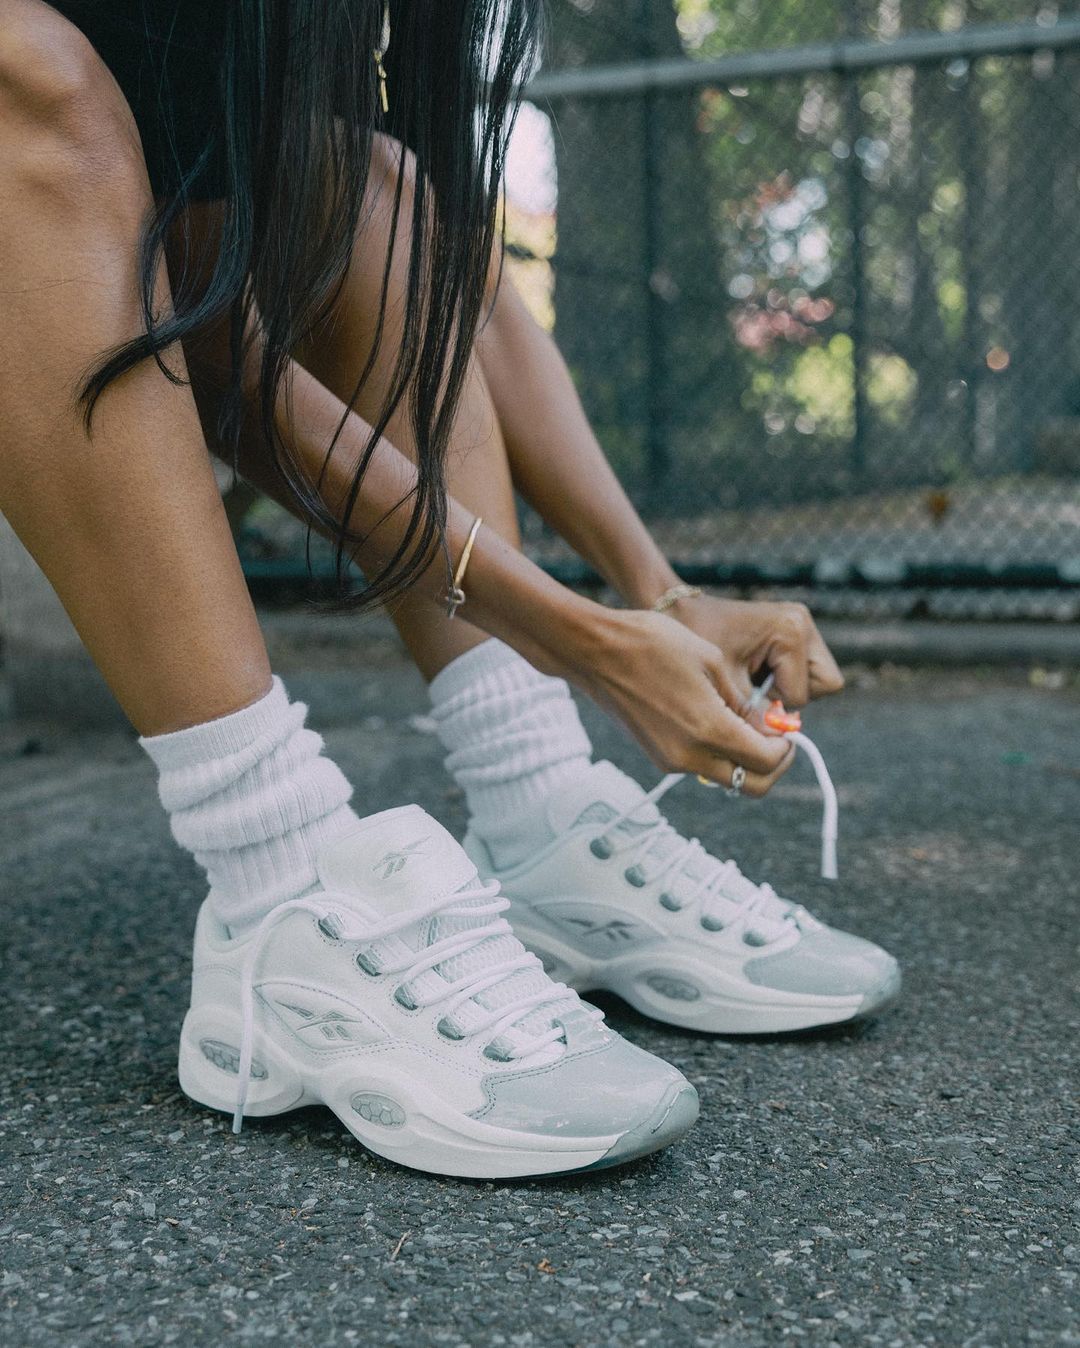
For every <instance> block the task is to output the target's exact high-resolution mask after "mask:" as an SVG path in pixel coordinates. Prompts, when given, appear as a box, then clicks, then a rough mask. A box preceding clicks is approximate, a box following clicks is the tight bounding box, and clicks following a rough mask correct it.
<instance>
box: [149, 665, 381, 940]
mask: <svg viewBox="0 0 1080 1348" xmlns="http://www.w3.org/2000/svg"><path fill="white" fill-rule="evenodd" d="M306 716H307V707H306V706H304V704H303V703H302V702H290V701H289V695H288V693H286V691H285V686H284V684H283V683H282V682H281V680H280V679H277V678H275V679H274V682H273V686H272V687H271V689H270V691H269V692H268V693H267V694H266V696H265V697H263V698H260V700H259V701H258V702H256V703H254V704H253V705H252V706H250V707H245V708H244V709H243V710H242V711H237V712H233V713H232V714H231V715H229V716H223V717H221V718H220V719H219V720H216V721H207V722H206V723H205V724H204V725H197V726H192V727H191V728H190V729H189V730H177V731H175V732H173V733H172V734H169V735H153V736H151V737H149V738H144V739H141V740H140V741H139V743H140V744H141V745H142V747H143V748H144V749H145V750H146V752H147V753H148V754H149V755H150V757H151V758H152V759H153V760H154V762H155V763H156V764H157V768H158V772H159V773H160V778H159V782H158V791H159V794H160V796H161V803H162V805H164V806H165V809H166V810H167V811H168V812H169V822H170V824H171V825H172V832H173V837H174V838H175V839H176V841H177V842H178V843H179V844H180V846H181V847H184V848H186V849H187V850H188V851H189V852H191V853H192V855H193V856H194V857H195V860H196V861H197V862H198V863H199V865H200V866H202V867H203V869H204V870H205V871H206V875H207V879H208V880H209V881H210V903H211V905H212V907H213V910H214V912H215V914H216V915H217V917H218V918H219V919H220V920H221V921H222V922H224V923H225V925H226V926H227V927H228V928H229V930H230V931H231V932H232V933H233V934H234V935H235V934H237V933H242V932H243V931H244V929H245V928H250V927H252V926H253V925H254V924H255V923H257V922H259V921H260V920H261V919H262V918H263V917H264V916H265V915H266V914H267V913H268V912H269V911H270V909H271V908H273V907H275V906H276V905H277V904H279V903H282V902H284V901H285V900H286V899H294V898H299V896H300V895H301V894H304V893H306V892H307V891H308V890H310V889H311V888H313V886H314V885H315V884H316V882H317V876H316V872H315V854H316V852H317V850H318V848H319V847H320V846H321V845H322V844H323V843H325V842H327V841H329V840H331V839H333V838H336V837H339V836H340V835H341V834H343V833H346V832H348V831H349V830H350V829H351V828H352V827H353V826H354V825H355V824H356V822H357V816H356V814H355V813H354V812H353V811H352V810H351V809H350V808H349V804H348V801H349V797H350V796H351V795H352V787H351V786H350V785H349V783H348V782H347V781H346V779H345V777H344V775H343V774H342V772H341V770H340V769H339V768H338V767H337V765H336V764H335V763H333V762H331V760H330V759H329V758H326V757H325V756H324V754H323V752H322V748H323V742H322V738H321V737H320V736H319V735H317V734H316V733H315V732H314V731H313V730H307V729H305V727H304V718H305V717H306Z"/></svg>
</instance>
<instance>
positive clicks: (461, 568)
mask: <svg viewBox="0 0 1080 1348" xmlns="http://www.w3.org/2000/svg"><path fill="white" fill-rule="evenodd" d="M483 522H484V517H483V516H482V515H477V517H476V519H474V520H473V523H472V528H471V529H470V530H469V536H468V538H467V539H466V540H465V546H464V547H463V548H462V549H461V560H460V561H459V562H458V564H457V570H456V571H455V572H454V582H453V584H452V585H451V586H450V591H449V593H448V594H447V596H446V616H447V617H448V618H452V617H453V616H454V614H455V613H456V612H457V611H458V609H459V608H460V607H461V606H462V604H464V602H465V591H464V590H463V589H462V588H461V582H462V581H463V580H464V579H465V570H466V568H467V567H468V565H469V558H470V557H471V556H472V550H473V544H474V543H475V542H476V535H477V534H478V533H479V532H480V526H481V524H483Z"/></svg>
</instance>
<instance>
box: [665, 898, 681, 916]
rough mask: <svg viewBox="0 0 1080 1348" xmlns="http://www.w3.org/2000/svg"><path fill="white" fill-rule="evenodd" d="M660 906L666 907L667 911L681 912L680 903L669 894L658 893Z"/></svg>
mask: <svg viewBox="0 0 1080 1348" xmlns="http://www.w3.org/2000/svg"><path fill="white" fill-rule="evenodd" d="M660 907H661V908H666V909H667V910H668V912H669V913H681V912H682V904H681V903H680V902H679V901H678V899H674V898H672V896H671V895H670V894H661V895H660Z"/></svg>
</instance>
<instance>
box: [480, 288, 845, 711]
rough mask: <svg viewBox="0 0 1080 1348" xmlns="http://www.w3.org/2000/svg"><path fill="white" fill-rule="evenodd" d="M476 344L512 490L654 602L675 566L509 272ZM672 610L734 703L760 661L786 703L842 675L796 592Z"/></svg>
mask: <svg viewBox="0 0 1080 1348" xmlns="http://www.w3.org/2000/svg"><path fill="white" fill-rule="evenodd" d="M477 351H478V353H479V356H480V361H481V366H482V368H483V372H484V378H485V380H486V382H487V385H488V389H489V391H490V394H491V399H492V402H493V404H494V406H495V409H496V413H497V415H498V418H499V425H500V428H501V430H502V433H503V437H504V439H505V441H506V448H507V454H508V456H509V460H510V468H511V472H512V474H513V478H514V485H515V486H516V487H517V489H518V491H520V492H521V494H522V496H524V497H525V499H526V500H527V501H528V502H529V503H530V504H531V505H532V506H533V507H534V508H535V509H536V510H537V512H538V513H539V514H540V516H541V517H542V518H543V519H544V520H545V521H546V522H547V523H548V524H550V525H551V527H552V528H553V529H554V530H555V531H556V532H557V533H558V534H560V535H561V536H562V537H563V538H565V539H566V541H567V542H568V543H569V544H570V546H571V547H572V548H573V549H574V550H575V551H576V552H577V553H578V554H579V555H580V556H582V557H584V558H585V560H586V561H587V562H589V563H590V564H591V565H592V566H593V567H594V568H595V569H596V570H597V571H598V572H599V573H600V574H601V575H602V576H603V577H604V578H605V580H607V581H608V582H609V583H610V584H611V585H612V586H613V588H614V589H615V590H617V591H618V593H619V594H620V595H622V597H623V598H624V599H625V600H626V602H627V603H628V604H630V605H631V606H632V607H634V608H644V609H647V608H650V607H651V606H652V604H653V603H655V601H656V600H657V599H658V598H659V597H660V596H661V595H662V594H663V593H664V591H665V590H667V589H668V588H669V587H670V586H672V585H674V584H675V583H676V582H677V581H678V579H679V578H678V576H677V575H676V573H675V571H674V570H673V569H672V567H671V566H670V565H669V563H668V562H667V560H666V558H665V557H664V555H663V553H662V552H661V551H660V549H659V547H658V546H657V545H656V542H655V541H654V539H653V538H652V536H651V535H650V533H649V531H648V529H647V528H646V527H645V524H644V522H643V521H642V519H641V517H640V516H639V515H638V513H637V511H636V510H635V509H634V507H633V505H632V504H631V502H630V500H629V498H628V497H627V495H626V492H625V491H624V490H623V488H622V486H621V484H620V483H619V480H618V478H616V476H615V474H614V472H613V471H612V468H611V465H610V464H609V463H608V461H607V459H606V458H605V457H604V452H603V450H602V449H601V447H600V444H599V442H598V441H597V439H596V436H595V435H594V434H593V431H592V427H591V426H590V425H589V423H588V420H587V419H586V416H585V412H584V410H583V408H582V406H581V401H580V399H579V398H578V395H577V390H576V389H575V388H574V385H573V381H572V380H571V378H570V372H569V371H568V370H567V368H566V363H565V362H564V360H563V358H562V356H561V355H560V353H559V350H558V348H557V347H556V345H555V343H554V342H553V341H552V339H551V338H550V337H549V336H548V334H547V333H546V332H544V331H543V329H542V328H541V327H540V326H539V325H538V324H537V323H536V322H535V321H534V320H533V318H532V317H531V315H530V314H529V312H528V310H527V309H526V308H525V305H524V304H523V303H522V301H521V298H520V296H519V295H518V293H517V291H516V290H515V288H514V286H513V284H512V283H511V282H510V281H509V279H508V278H507V277H506V276H503V277H502V281H501V284H500V286H499V289H498V293H497V295H496V296H495V302H494V307H493V310H492V313H491V317H490V319H489V321H488V324H487V326H486V327H485V329H484V330H483V332H482V334H481V335H480V337H479V339H478V341H477ZM671 614H672V617H674V618H676V619H678V621H679V622H681V623H683V624H684V625H685V626H686V627H688V628H690V630H691V631H693V632H696V633H697V634H698V635H699V636H701V637H703V638H705V639H706V640H707V641H709V642H711V643H713V644H714V645H716V646H718V647H719V648H720V649H721V650H722V651H723V652H724V653H725V654H726V656H727V657H728V658H729V662H730V665H731V669H732V677H733V678H734V679H735V681H736V683H737V686H738V694H737V700H736V702H735V703H734V704H733V705H735V706H738V705H739V701H740V700H741V698H743V697H745V696H746V694H747V692H748V691H749V686H750V681H751V676H753V675H754V674H756V673H758V672H760V671H763V670H765V669H770V670H771V671H772V672H773V673H774V674H775V675H776V684H777V691H778V692H779V694H780V696H781V697H783V698H784V699H785V701H787V702H788V703H789V704H790V705H791V706H800V705H802V704H803V703H804V702H806V701H807V700H808V698H811V697H816V696H819V695H820V694H822V693H833V692H837V691H838V690H839V689H840V688H842V687H843V683H844V681H843V678H842V676H841V674H840V671H839V669H838V668H837V666H836V662H835V661H834V660H833V658H832V655H831V654H830V652H829V649H828V647H827V646H826V645H825V643H824V641H823V640H822V638H821V635H820V633H819V632H818V630H817V628H816V627H815V625H814V622H813V619H812V618H811V617H810V614H809V612H808V611H807V610H806V608H805V607H804V606H803V605H801V604H776V603H743V602H740V601H738V600H730V599H716V598H707V597H706V598H700V599H691V600H683V601H680V602H679V603H678V604H676V605H675V606H674V607H673V608H672V609H671Z"/></svg>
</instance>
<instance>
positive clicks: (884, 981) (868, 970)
mask: <svg viewBox="0 0 1080 1348" xmlns="http://www.w3.org/2000/svg"><path fill="white" fill-rule="evenodd" d="M745 972H746V977H747V978H748V979H749V980H750V981H751V983H756V984H758V985H759V986H760V987H768V988H775V989H777V991H779V992H794V993H799V992H806V993H810V994H811V995H816V996H819V997H850V996H856V995H860V996H862V997H863V998H864V1001H869V1002H872V1003H874V1005H875V1006H878V1005H880V1004H881V1003H882V1002H883V1001H884V1000H885V999H887V998H889V997H893V996H895V995H896V993H897V992H898V991H899V981H900V969H899V966H898V965H897V963H896V960H894V959H893V957H892V956H891V955H890V954H888V952H887V951H884V950H882V949H881V947H880V946H876V945H874V944H873V943H872V942H871V941H864V940H863V939H862V937H861V936H851V935H849V933H847V932H846V931H833V930H832V929H831V928H829V927H826V928H824V929H822V930H820V931H810V932H807V933H806V934H805V935H804V936H803V937H802V938H801V940H799V941H798V943H797V944H796V945H793V946H791V947H790V948H789V949H788V950H782V951H781V952H780V953H779V954H777V955H763V956H762V957H761V958H760V959H756V960H751V961H750V962H749V964H747V965H746V967H745ZM866 1009H870V1008H869V1007H867V1008H866Z"/></svg>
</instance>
